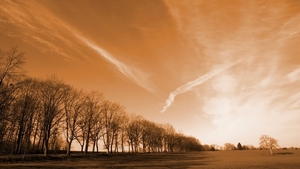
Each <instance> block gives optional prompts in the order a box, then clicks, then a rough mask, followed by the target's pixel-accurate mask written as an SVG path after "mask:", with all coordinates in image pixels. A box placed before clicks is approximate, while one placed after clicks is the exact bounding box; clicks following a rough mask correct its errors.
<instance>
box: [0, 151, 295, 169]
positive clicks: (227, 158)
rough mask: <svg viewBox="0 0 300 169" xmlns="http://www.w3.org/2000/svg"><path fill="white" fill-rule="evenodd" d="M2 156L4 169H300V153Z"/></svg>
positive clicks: (1, 163) (227, 152) (241, 152)
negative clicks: (23, 157)
mask: <svg viewBox="0 0 300 169" xmlns="http://www.w3.org/2000/svg"><path fill="white" fill-rule="evenodd" d="M274 153H275V154H274V155H270V154H269V151H266V150H255V151H216V152H192V153H150V154H103V153H102V154H88V155H87V156H84V155H81V154H74V155H72V156H70V157H68V156H66V155H52V156H51V157H43V156H41V155H27V156H26V158H25V160H23V161H22V160H21V159H22V156H17V155H14V156H7V157H6V156H0V168H246V169H247V168H262V169H265V168H300V150H278V151H275V152H274Z"/></svg>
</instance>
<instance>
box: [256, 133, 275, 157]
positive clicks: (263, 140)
mask: <svg viewBox="0 0 300 169" xmlns="http://www.w3.org/2000/svg"><path fill="white" fill-rule="evenodd" d="M259 145H260V148H266V149H269V150H270V153H271V154H272V155H273V151H272V149H273V148H278V147H279V144H278V140H276V139H274V138H272V137H270V136H268V135H262V136H261V137H260V138H259Z"/></svg>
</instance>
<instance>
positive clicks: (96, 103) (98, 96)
mask: <svg viewBox="0 0 300 169" xmlns="http://www.w3.org/2000/svg"><path fill="white" fill-rule="evenodd" d="M102 100H103V95H102V93H98V92H95V91H93V92H91V93H90V94H89V95H88V97H87V101H86V104H85V116H84V117H85V118H84V119H85V130H86V139H85V151H84V153H85V154H87V152H88V147H89V143H90V138H91V135H92V129H93V127H94V125H95V124H96V123H97V121H98V120H99V114H100V113H101V112H100V111H101V109H100V105H101V102H102Z"/></svg>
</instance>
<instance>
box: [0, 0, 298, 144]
mask: <svg viewBox="0 0 300 169" xmlns="http://www.w3.org/2000/svg"><path fill="white" fill-rule="evenodd" d="M299 44H300V1H297V0H269V1H268V0H267V1H258V0H251V1H244V0H216V1H210V0H209V1H206V0H165V1H163V0H143V1H139V0H114V1H109V0H64V1H57V0H39V1H31V0H26V1H21V0H20V1H17V0H14V1H12V0H1V1H0V48H1V49H2V50H7V49H9V48H10V47H12V46H18V47H19V50H20V51H25V52H26V58H27V59H26V64H25V65H24V67H25V70H26V71H27V74H28V75H29V76H32V77H43V78H45V77H47V76H50V75H57V76H58V77H60V78H62V79H63V80H64V81H65V82H66V83H68V84H71V85H73V86H74V87H76V88H80V89H85V90H98V91H101V92H103V93H104V96H105V97H106V98H107V99H109V100H112V101H115V102H119V103H121V104H122V105H124V106H125V107H126V111H127V112H128V113H135V114H138V115H142V116H144V117H145V118H147V119H149V120H152V121H155V122H158V123H170V124H172V125H173V126H174V127H175V129H176V130H177V131H179V132H182V133H184V134H186V135H193V136H195V137H197V138H198V139H199V140H200V142H201V143H203V144H218V145H224V143H226V142H229V143H233V144H235V145H236V144H237V143H238V142H241V144H252V145H254V146H258V143H259V137H260V136H261V135H263V134H267V135H270V136H272V137H274V138H276V139H278V140H279V145H280V146H282V147H285V146H286V147H290V146H297V147H300V134H299V131H300V56H299V54H300V48H299Z"/></svg>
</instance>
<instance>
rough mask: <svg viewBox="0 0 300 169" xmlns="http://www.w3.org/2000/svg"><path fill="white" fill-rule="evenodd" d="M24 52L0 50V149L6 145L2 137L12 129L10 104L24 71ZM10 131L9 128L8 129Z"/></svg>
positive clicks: (9, 136) (8, 135) (13, 49)
mask: <svg viewBox="0 0 300 169" xmlns="http://www.w3.org/2000/svg"><path fill="white" fill-rule="evenodd" d="M24 61H25V57H24V53H22V52H18V49H17V48H11V49H10V50H8V51H2V50H0V149H1V150H2V148H3V147H9V146H6V144H5V141H4V139H5V138H4V137H5V136H7V137H8V138H11V137H12V136H11V135H10V134H12V133H10V134H8V133H7V132H8V131H9V130H10V129H12V128H10V127H13V126H9V124H10V118H11V115H12V114H11V113H12V112H11V110H10V108H11V105H12V103H13V102H14V99H15V97H14V93H15V91H16V90H17V89H18V87H19V82H20V81H21V80H20V78H21V77H23V76H24V74H25V72H24V71H23V69H22V68H21V66H22V65H23V64H24ZM10 131H11V130H10ZM7 141H9V139H8V140H7Z"/></svg>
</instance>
